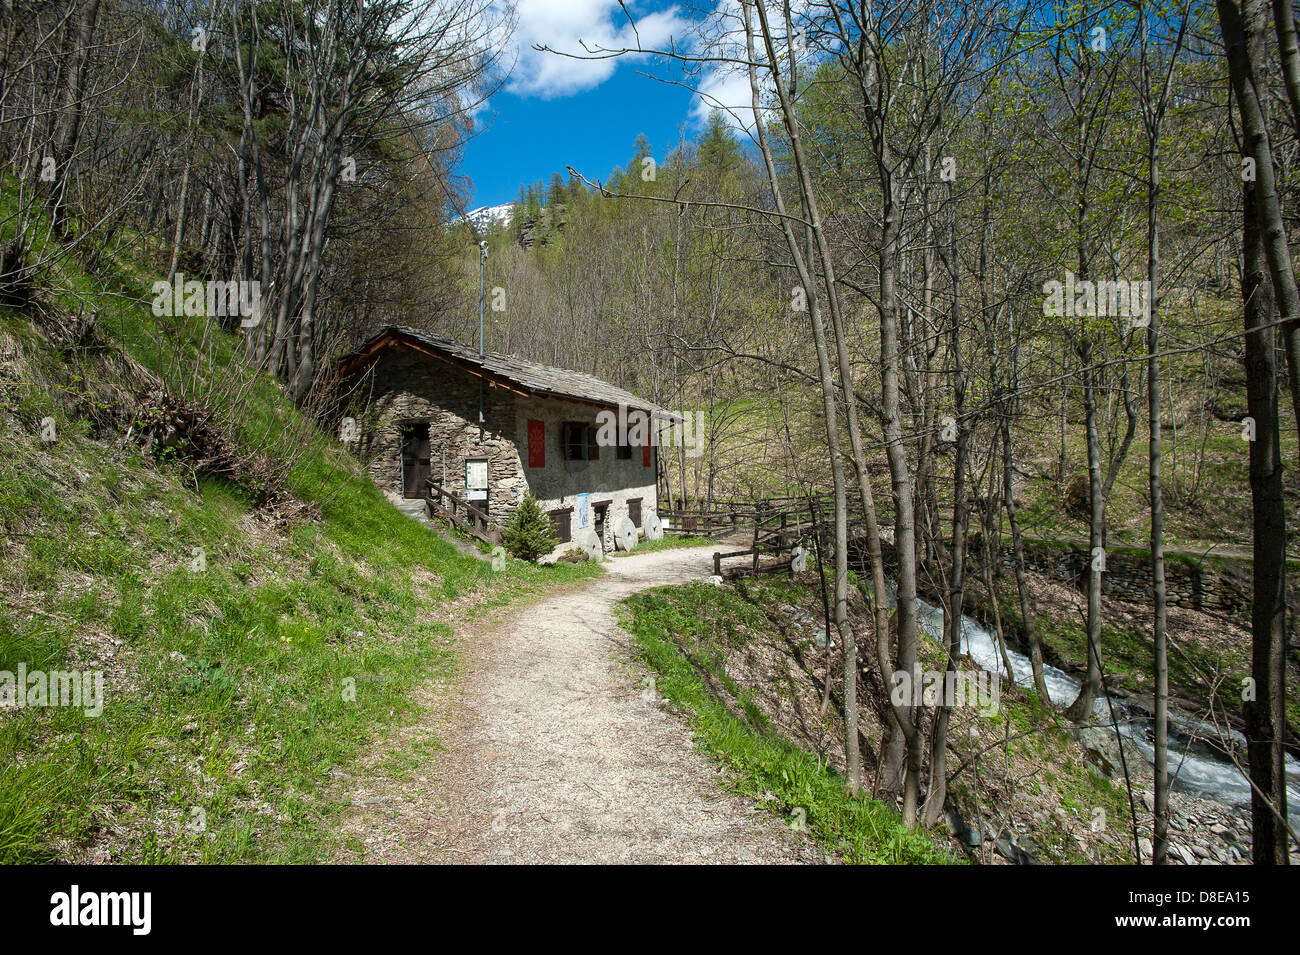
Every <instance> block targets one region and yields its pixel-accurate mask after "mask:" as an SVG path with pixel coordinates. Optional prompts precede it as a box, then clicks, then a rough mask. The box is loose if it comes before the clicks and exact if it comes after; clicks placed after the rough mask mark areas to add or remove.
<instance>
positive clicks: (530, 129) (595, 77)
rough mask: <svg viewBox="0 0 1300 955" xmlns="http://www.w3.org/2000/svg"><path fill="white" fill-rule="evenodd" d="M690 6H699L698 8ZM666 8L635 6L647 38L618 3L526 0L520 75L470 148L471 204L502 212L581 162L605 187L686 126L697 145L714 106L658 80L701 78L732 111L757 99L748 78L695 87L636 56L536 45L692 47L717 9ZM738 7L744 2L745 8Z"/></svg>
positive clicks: (521, 9) (520, 7) (662, 151)
mask: <svg viewBox="0 0 1300 955" xmlns="http://www.w3.org/2000/svg"><path fill="white" fill-rule="evenodd" d="M688 2H689V0H688ZM708 2H709V0H705V4H706V5H705V6H703V7H700V6H694V7H693V8H691V9H688V8H687V7H686V6H685V5H683V4H680V3H670V2H664V0H631V2H627V3H626V7H627V9H628V10H629V11H630V12H631V13H632V15H633V16H634V17H635V18H636V28H635V33H634V32H633V28H632V26H631V25H630V24H629V23H628V19H627V15H626V14H625V13H624V12H623V10H622V9H620V5H619V3H618V2H617V0H518V3H517V5H516V14H517V21H516V24H515V30H514V33H513V35H512V37H511V40H510V43H509V45H508V56H507V59H508V61H511V62H513V63H514V68H513V70H512V72H511V75H510V79H509V80H508V81H507V83H506V84H505V86H504V88H503V89H502V90H501V91H500V92H498V93H497V94H496V95H494V96H493V97H492V98H491V100H490V101H489V102H488V103H487V105H486V107H485V108H483V109H482V110H481V111H480V112H479V113H478V115H477V117H476V118H477V125H478V127H479V128H478V130H477V134H476V135H475V137H474V138H473V139H471V140H470V142H469V143H468V144H467V145H466V148H465V156H464V162H463V164H462V166H461V169H460V172H461V173H462V174H464V175H465V176H467V177H468V178H469V179H470V181H471V183H472V185H473V191H472V194H471V196H470V199H469V205H468V208H471V209H473V208H477V207H479V206H491V205H499V204H501V203H505V202H510V201H512V200H514V199H516V198H517V197H518V195H519V187H520V186H521V185H524V184H527V183H531V182H535V181H537V180H539V179H540V180H542V181H543V182H546V181H549V180H550V177H551V174H552V173H553V172H559V173H560V174H561V175H565V176H566V178H567V175H566V173H565V167H566V166H573V167H574V169H576V170H578V171H579V172H581V173H582V174H583V175H585V176H587V177H588V178H590V179H593V180H594V179H601V180H603V179H605V178H606V177H607V176H608V175H609V173H610V171H611V170H612V169H613V168H614V167H615V166H623V165H624V164H626V163H627V161H628V160H629V159H630V158H631V157H632V155H633V154H634V151H635V142H636V137H637V135H638V134H639V133H644V134H645V135H646V136H647V137H648V138H649V140H650V145H651V147H652V150H653V155H654V156H655V157H656V158H661V157H663V156H665V155H667V153H668V151H669V150H670V149H672V148H673V147H675V146H676V145H677V142H678V136H679V131H680V130H681V129H682V127H683V125H684V127H685V136H686V138H687V139H693V138H694V137H695V135H696V134H697V133H698V132H699V130H700V127H701V125H702V121H703V119H704V117H705V116H706V115H707V113H708V110H709V105H707V104H706V103H705V101H703V100H702V99H701V98H700V97H699V96H698V95H696V94H695V93H693V92H692V91H691V90H689V89H687V88H685V87H683V86H676V85H672V84H670V83H663V82H660V81H658V80H656V79H653V78H651V77H650V76H645V75H643V74H645V73H651V74H653V76H657V77H661V78H667V79H677V80H683V81H688V82H691V85H694V86H697V87H699V88H700V89H702V90H703V91H705V92H706V94H712V95H716V96H717V97H719V98H720V100H721V101H722V102H726V103H727V104H728V105H734V106H739V105H741V104H742V103H747V102H748V98H749V97H748V80H747V79H745V78H744V77H738V76H724V75H721V74H720V73H718V71H717V70H714V69H707V70H706V71H705V72H704V73H703V74H702V75H700V76H697V77H696V78H695V79H694V80H693V81H691V80H689V78H685V77H683V75H682V73H681V71H680V67H679V66H677V65H676V64H675V63H673V62H655V61H652V60H650V59H648V58H645V57H631V56H624V57H619V58H607V59H594V60H593V59H587V60H576V59H572V58H569V57H563V56H558V55H556V54H553V53H545V52H539V51H537V50H534V49H533V48H532V47H533V45H534V44H545V45H547V46H550V47H552V48H554V49H558V50H566V51H571V52H574V53H581V52H582V42H583V41H585V42H586V43H587V45H588V46H589V47H590V46H601V47H604V48H606V49H619V48H625V47H633V46H635V45H636V38H637V37H638V36H639V38H640V42H641V45H642V46H643V47H644V48H647V49H655V48H663V47H665V46H667V45H669V43H670V40H672V41H675V42H676V43H677V45H678V48H681V47H682V45H683V44H690V43H691V42H692V31H691V28H692V26H693V25H694V24H695V23H697V22H699V21H700V20H701V19H703V18H704V16H705V15H706V14H707V13H708V12H709V11H710V10H711V9H721V10H726V9H727V8H728V7H729V6H731V5H734V0H716V2H717V3H718V7H717V8H712V7H709V6H707V3H708ZM737 6H738V5H737Z"/></svg>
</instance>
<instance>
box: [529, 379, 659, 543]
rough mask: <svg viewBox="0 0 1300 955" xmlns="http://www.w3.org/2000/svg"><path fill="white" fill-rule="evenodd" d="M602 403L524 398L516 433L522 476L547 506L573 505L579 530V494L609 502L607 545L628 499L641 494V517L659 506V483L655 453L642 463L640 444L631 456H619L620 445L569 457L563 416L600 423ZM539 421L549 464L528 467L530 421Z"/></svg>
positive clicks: (546, 507) (574, 524) (565, 418)
mask: <svg viewBox="0 0 1300 955" xmlns="http://www.w3.org/2000/svg"><path fill="white" fill-rule="evenodd" d="M600 410H601V409H599V408H595V407H593V406H591V405H584V404H580V403H578V402H575V401H564V400H562V399H558V398H520V399H519V400H518V402H517V403H516V415H517V420H516V425H515V428H516V430H515V433H516V435H517V436H518V437H517V441H518V447H519V448H521V449H522V452H521V453H522V455H523V461H524V465H525V467H524V476H525V478H526V479H527V481H528V487H529V490H531V491H532V493H533V496H534V497H536V498H537V499H538V501H539V502H540V503H541V505H542V507H543V508H544V509H545V510H548V511H550V510H556V509H558V508H564V507H572V508H574V522H573V530H574V531H577V529H578V523H577V503H578V495H579V494H589V495H590V503H591V505H592V507H593V508H594V507H595V506H596V505H597V504H601V503H608V505H609V508H608V518H607V519H606V521H605V536H604V544H605V549H606V550H612V549H613V547H614V526H615V525H616V524H617V523H618V520H619V518H621V517H624V516H626V515H627V513H628V503H629V502H630V501H633V500H636V499H638V498H640V500H641V516H642V521H644V520H645V517H646V516H647V515H648V514H650V513H652V512H653V511H655V510H656V502H657V497H656V493H657V484H656V477H655V456H654V455H653V454H651V456H650V464H649V466H646V465H645V464H643V463H642V462H643V460H644V459H643V456H642V452H641V448H639V447H638V448H633V449H632V456H631V458H624V459H620V458H619V457H618V454H617V452H618V449H617V448H613V447H603V448H601V449H600V457H599V459H598V460H595V461H565V460H564V448H563V447H562V446H561V445H562V442H563V440H564V439H563V433H564V422H566V421H573V422H582V423H584V424H591V425H593V426H594V425H595V424H596V415H597V414H598V413H599V412H600ZM530 420H533V421H541V422H542V423H543V425H544V426H545V431H546V466H545V467H543V468H530V467H527V462H528V450H527V449H528V422H529V421H530Z"/></svg>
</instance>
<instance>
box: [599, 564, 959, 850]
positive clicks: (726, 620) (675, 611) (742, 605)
mask: <svg viewBox="0 0 1300 955" xmlns="http://www.w3.org/2000/svg"><path fill="white" fill-rule="evenodd" d="M622 611H623V613H622V616H623V620H622V623H623V626H624V627H625V628H626V629H627V630H628V632H630V633H631V634H632V635H633V638H634V641H635V646H636V648H637V650H638V652H639V654H640V656H641V658H642V659H643V660H644V661H645V662H646V664H648V665H649V666H650V668H651V669H652V670H653V671H654V672H655V673H656V674H658V690H659V692H660V693H662V694H663V695H664V696H665V697H667V698H668V699H669V700H671V701H672V702H673V703H674V704H675V705H676V706H678V707H679V708H680V709H681V710H682V711H683V712H684V713H685V714H686V716H687V718H688V719H689V720H690V723H691V726H692V728H693V729H694V730H695V734H696V739H697V741H698V742H699V744H700V745H701V746H702V748H704V749H705V750H706V751H708V752H709V753H710V754H712V755H713V756H714V757H715V758H716V759H718V760H719V761H720V762H721V763H723V764H724V765H725V766H727V767H728V768H729V769H730V770H731V771H732V781H733V787H734V788H735V789H736V791H737V792H740V793H742V794H744V795H745V796H748V797H750V798H752V799H754V800H756V801H757V802H758V803H759V804H760V805H763V806H765V807H766V808H768V809H771V810H774V811H777V812H780V813H782V814H783V815H785V816H786V817H787V818H789V817H790V816H791V814H792V813H794V812H795V811H796V810H797V809H800V808H802V809H803V810H804V812H805V813H806V824H807V827H808V831H809V833H810V834H811V835H812V836H813V837H814V838H816V839H817V840H818V841H820V842H821V843H823V844H824V845H825V846H826V847H827V848H828V849H831V850H833V851H834V852H836V853H838V854H839V855H840V856H841V857H842V858H843V859H844V860H845V861H848V862H855V863H939V862H945V861H948V860H947V857H946V856H945V855H944V853H943V852H941V851H940V850H938V849H936V848H935V846H934V845H933V844H932V843H931V842H930V841H929V840H928V839H926V838H925V837H924V836H922V835H918V834H917V833H914V832H909V831H908V830H907V829H906V828H904V827H903V825H902V823H901V820H900V819H899V817H898V814H897V813H896V812H895V811H894V810H893V809H892V808H890V807H888V806H886V805H885V804H884V803H882V802H879V801H877V800H874V799H870V798H868V797H866V796H859V797H856V798H855V797H850V796H848V795H846V794H845V792H844V781H843V778H842V777H841V776H840V775H839V774H837V773H836V772H834V770H832V769H829V768H828V767H826V766H825V765H824V764H823V763H822V762H821V761H820V760H819V759H818V758H817V757H816V756H815V755H814V754H812V753H810V752H808V751H806V750H803V749H800V748H798V747H796V746H793V745H791V744H790V743H789V742H787V741H786V740H784V739H782V738H781V736H780V735H779V734H777V733H776V732H775V731H774V729H773V728H772V726H771V725H770V723H769V721H768V719H767V717H766V716H765V715H764V713H763V712H762V710H761V709H760V708H759V707H758V706H757V705H756V703H755V702H754V700H753V695H752V693H751V692H750V691H749V690H747V689H746V688H745V687H742V686H740V685H738V684H737V683H736V681H735V680H734V679H732V678H731V677H730V676H729V675H728V674H727V672H726V668H725V666H724V663H723V653H722V651H721V650H720V648H718V647H717V646H715V645H713V643H712V641H713V633H714V626H715V625H716V624H721V625H722V627H723V631H724V636H723V637H722V639H724V640H743V639H745V631H746V628H747V627H762V626H764V625H765V618H764V617H763V615H762V614H761V612H760V611H759V610H758V609H757V608H756V607H755V606H754V605H752V604H750V603H749V602H748V601H746V600H745V599H744V598H743V597H742V596H740V595H739V594H738V593H737V592H736V591H735V590H733V589H732V588H729V587H722V588H715V587H710V586H708V585H705V584H689V585H687V586H685V587H676V588H660V589H658V590H653V591H649V592H646V593H643V594H638V595H636V596H634V597H631V598H629V599H628V600H627V601H626V602H625V603H624V604H623V606H622ZM706 677H707V679H706ZM713 688H717V692H718V693H719V694H725V696H722V695H715V690H714V689H713Z"/></svg>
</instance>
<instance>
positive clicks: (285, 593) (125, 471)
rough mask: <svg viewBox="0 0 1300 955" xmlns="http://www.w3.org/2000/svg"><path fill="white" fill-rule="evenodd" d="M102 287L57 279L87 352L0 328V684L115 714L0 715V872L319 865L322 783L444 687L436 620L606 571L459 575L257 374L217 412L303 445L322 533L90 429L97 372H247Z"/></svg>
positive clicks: (135, 287)
mask: <svg viewBox="0 0 1300 955" xmlns="http://www.w3.org/2000/svg"><path fill="white" fill-rule="evenodd" d="M98 274H99V278H96V279H92V278H91V277H90V276H89V275H87V274H85V273H84V272H82V271H80V270H79V269H78V268H75V267H72V266H68V265H65V266H63V267H62V268H61V270H59V272H58V273H55V274H52V275H51V276H50V277H49V278H50V279H51V281H50V282H49V283H48V284H50V285H53V286H54V287H56V288H61V289H65V290H66V291H65V292H64V293H63V294H62V295H61V298H60V305H61V307H62V309H64V310H67V311H69V312H72V313H75V312H76V304H77V303H80V304H84V305H85V306H86V307H87V309H88V310H89V309H92V308H97V309H99V320H98V333H99V336H100V338H101V339H102V340H103V341H102V344H103V345H104V346H106V347H101V348H98V349H95V350H94V352H93V353H83V352H80V351H78V350H75V349H74V350H67V349H58V348H55V347H53V346H51V345H50V343H49V342H48V341H46V340H45V339H44V338H43V337H42V336H41V335H40V334H39V333H38V332H37V330H36V329H35V327H34V326H33V324H32V323H31V322H30V321H29V319H28V317H27V316H25V315H21V314H18V313H16V312H13V311H8V310H4V309H0V346H2V347H0V354H2V355H3V358H0V389H2V392H3V401H2V403H0V431H3V433H4V439H3V441H4V448H5V452H4V455H3V456H2V457H0V521H2V522H3V526H4V541H3V548H2V549H0V587H3V590H4V593H5V599H4V602H3V608H2V609H0V670H9V671H14V670H16V668H17V665H18V664H19V663H20V662H23V663H25V664H26V665H27V667H28V669H29V670H32V669H38V668H39V669H53V668H64V669H70V668H77V669H101V670H103V671H104V673H105V677H104V679H105V697H106V702H105V705H104V709H103V714H102V716H100V717H98V718H93V717H88V716H86V715H84V714H83V712H82V711H81V710H79V709H72V708H47V709H35V708H22V709H17V710H15V709H8V710H0V862H36V861H76V860H85V859H101V860H112V861H145V862H162V861H177V860H203V861H222V862H232V861H254V860H255V861H277V862H278V861H309V860H313V859H317V858H320V857H322V856H323V855H325V854H326V852H327V849H328V846H329V837H328V832H329V825H330V820H331V817H333V816H335V815H336V814H337V813H339V812H340V811H341V809H342V808H343V804H342V803H341V802H340V801H339V798H338V796H337V795H335V794H332V793H331V791H330V789H331V787H330V781H331V774H332V773H333V772H335V771H336V770H337V769H338V768H339V767H342V766H345V765H347V764H348V763H349V761H350V760H351V759H352V758H353V757H354V756H355V755H356V754H357V753H358V752H359V751H360V750H361V749H362V748H363V747H365V746H366V745H367V744H368V743H370V742H371V741H372V740H374V739H376V738H377V737H378V736H380V735H381V734H382V733H383V732H384V729H385V727H386V726H388V725H390V724H392V723H393V722H394V721H396V720H402V719H406V718H409V717H410V716H411V715H412V714H413V712H414V708H413V705H412V704H411V703H410V702H409V695H410V691H411V690H412V688H413V687H414V686H415V685H416V684H417V682H419V681H421V680H425V679H428V678H430V677H434V676H438V675H443V674H447V673H448V672H449V671H451V670H452V669H453V668H454V666H455V644H454V640H453V636H452V632H451V629H450V627H449V626H447V624H446V623H443V622H439V620H437V619H435V618H441V617H445V616H446V613H445V608H446V606H447V605H448V604H449V603H451V602H452V601H457V602H458V605H460V604H463V605H465V606H466V608H467V610H466V612H467V613H480V612H482V611H483V610H484V609H485V608H488V607H492V606H498V605H501V604H504V603H507V602H509V601H511V600H513V599H516V598H518V597H520V596H521V595H524V594H528V593H534V592H538V591H540V590H542V589H545V588H547V587H549V586H551V585H552V584H553V583H555V582H560V581H565V580H574V579H579V578H583V577H586V576H589V575H591V574H593V573H596V572H597V571H595V570H594V569H593V568H590V567H585V566H579V565H561V566H559V567H555V568H547V569H539V568H535V567H532V566H530V565H523V564H520V563H518V562H514V561H511V562H509V563H508V565H507V568H506V569H505V570H504V571H501V572H497V573H494V572H493V571H492V570H491V569H490V565H488V564H485V563H483V562H480V561H477V560H474V559H472V558H467V557H464V556H462V555H461V554H459V553H457V552H456V551H455V549H454V548H453V547H451V546H450V545H449V544H447V543H446V542H444V541H442V540H441V539H440V538H439V537H437V536H436V535H435V534H433V533H432V532H431V531H429V530H428V529H427V528H425V527H423V526H421V525H419V524H417V523H415V522H413V521H410V520H409V519H407V518H405V517H403V516H402V515H400V514H399V513H398V512H397V511H396V510H395V509H394V508H392V507H391V506H390V505H389V504H388V503H387V502H386V501H385V500H384V499H383V498H382V496H381V495H380V494H379V492H378V491H377V490H376V489H375V488H374V486H373V485H372V484H371V483H370V482H369V481H368V480H366V479H365V478H364V476H363V475H362V473H361V471H360V469H359V468H358V467H357V466H356V464H355V463H354V462H353V461H352V460H351V459H350V458H349V457H348V456H347V455H346V454H345V453H344V452H343V451H342V449H341V448H339V446H338V445H337V443H336V442H333V441H331V440H330V439H329V438H328V437H326V436H324V435H323V434H321V433H320V432H318V431H316V430H315V429H314V428H313V427H312V426H311V425H310V423H309V422H306V421H304V419H302V418H301V416H300V415H299V414H298V412H297V411H295V410H294V408H293V407H292V406H291V405H290V404H289V403H288V402H287V401H285V400H284V398H283V397H282V395H281V393H280V391H279V389H278V388H277V387H276V386H275V385H274V383H273V382H271V381H270V380H269V379H267V378H265V377H250V378H249V379H248V391H247V395H246V397H244V398H241V399H240V400H239V401H238V403H237V404H231V405H228V406H227V407H226V408H225V409H224V413H225V416H226V418H227V420H228V422H229V423H230V424H231V426H232V427H233V429H234V430H235V433H236V435H237V436H238V439H239V441H240V442H243V443H247V444H250V445H253V446H263V445H265V446H266V447H267V449H268V451H269V453H271V454H273V455H274V454H286V455H287V454H292V453H293V450H295V449H297V450H300V451H301V453H300V454H299V456H298V457H297V458H296V460H295V462H294V466H293V469H292V471H291V473H290V474H289V475H288V486H289V489H290V490H291V492H292V493H293V495H294V497H295V498H297V499H299V500H304V501H316V502H318V513H317V514H316V515H314V516H313V515H312V514H311V513H310V512H308V513H306V514H299V515H297V516H293V514H292V511H290V512H289V514H288V516H287V518H286V519H285V520H283V521H281V520H277V519H276V516H275V515H266V514H259V513H258V512H256V511H254V510H253V509H251V508H250V505H249V503H248V498H247V495H246V494H245V493H244V492H243V491H242V490H240V489H239V488H238V487H236V486H233V485H231V484H229V483H227V482H225V481H223V480H218V479H204V478H201V477H199V478H196V477H195V475H193V474H192V473H191V472H190V471H189V470H188V469H187V468H186V467H185V466H184V465H183V464H177V463H173V464H161V465H160V464H159V463H158V462H155V461H154V460H153V458H152V457H151V456H149V455H147V454H145V453H142V452H141V451H140V450H139V449H138V448H137V447H136V446H135V445H134V444H133V443H130V442H124V441H123V436H122V434H121V433H120V432H112V433H101V434H99V436H98V437H92V432H93V431H94V429H93V428H92V427H91V426H90V424H89V422H88V420H87V416H93V415H94V412H95V411H96V410H102V409H103V408H104V407H105V406H107V405H109V404H111V403H112V401H113V400H114V398H113V396H112V394H111V392H112V390H113V389H112V387H110V386H111V385H112V383H110V382H106V381H104V380H102V379H103V375H104V369H105V367H107V366H108V365H110V364H111V362H106V360H105V354H106V353H110V354H114V355H118V354H125V355H129V356H130V357H131V358H132V359H134V360H135V361H136V362H139V363H140V364H142V365H144V366H146V367H147V368H149V369H150V370H151V371H152V372H154V373H155V374H158V375H160V376H162V377H164V378H165V379H167V380H169V381H171V382H172V384H173V385H178V384H179V382H180V380H181V378H182V377H186V378H190V379H192V380H194V381H197V382H198V390H199V392H200V393H202V392H203V391H204V389H205V388H207V389H209V390H210V385H211V382H212V381H215V380H217V379H221V378H228V377H229V376H231V375H234V374H242V372H239V371H238V370H237V365H236V363H235V357H234V356H235V350H236V348H237V345H238V341H237V340H236V339H235V338H234V337H233V336H228V335H225V334H224V333H219V332H218V333H216V337H215V338H213V339H209V340H207V341H206V343H205V341H204V339H202V337H201V333H200V331H199V329H198V325H199V324H200V323H199V322H198V321H196V320H190V322H189V323H188V325H187V323H185V322H184V321H181V320H175V321H173V320H170V319H154V318H153V316H152V315H151V314H150V313H149V311H148V308H147V304H144V305H142V304H141V303H140V299H141V298H142V295H141V292H140V290H141V289H143V288H147V282H148V276H147V275H146V274H142V272H141V271H137V267H136V266H135V265H134V264H133V263H131V262H129V261H126V260H125V259H116V260H114V259H105V260H103V261H101V263H100V264H99V266H98ZM160 339H161V340H163V341H164V342H165V343H164V344H161V345H160V344H159V341H160ZM46 416H50V417H53V418H54V419H55V422H56V424H57V428H58V441H57V442H56V443H54V444H47V443H44V442H42V441H41V440H40V437H39V431H40V421H41V419H42V418H44V417H46ZM197 547H201V548H203V551H204V553H205V558H206V569H205V570H203V571H196V570H195V569H193V561H194V556H193V555H194V554H195V551H194V548H197ZM457 612H458V613H459V611H457ZM350 687H354V688H355V693H354V694H353V693H351V692H349V689H350ZM353 697H354V698H353Z"/></svg>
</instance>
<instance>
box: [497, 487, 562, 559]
mask: <svg viewBox="0 0 1300 955" xmlns="http://www.w3.org/2000/svg"><path fill="white" fill-rule="evenodd" d="M501 542H502V543H503V544H505V547H506V550H508V551H509V552H510V556H512V557H517V558H519V559H520V560H529V561H535V560H537V558H539V557H541V556H543V555H544V554H549V553H550V552H551V551H552V550H554V549H555V546H556V545H557V544H558V543H559V540H558V539H557V538H556V536H555V527H554V525H553V524H552V523H551V518H550V516H549V515H547V514H545V513H543V512H542V509H541V507H539V506H538V504H537V499H536V498H535V497H533V496H532V495H531V494H526V495H525V496H524V499H523V501H522V502H521V503H520V504H519V506H518V507H517V508H515V512H514V513H513V514H511V515H510V520H509V521H507V522H506V526H505V529H504V530H503V531H502V532H501Z"/></svg>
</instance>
